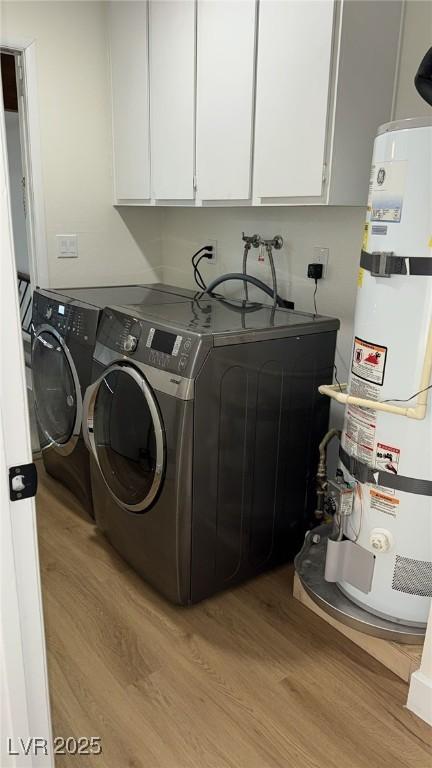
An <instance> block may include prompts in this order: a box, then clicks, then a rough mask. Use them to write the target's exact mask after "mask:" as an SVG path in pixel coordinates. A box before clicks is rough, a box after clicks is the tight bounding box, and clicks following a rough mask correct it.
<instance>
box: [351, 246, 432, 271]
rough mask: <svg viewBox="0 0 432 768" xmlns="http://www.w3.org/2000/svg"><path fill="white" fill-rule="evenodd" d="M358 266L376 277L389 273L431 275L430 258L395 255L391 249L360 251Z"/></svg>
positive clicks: (431, 263) (431, 260)
mask: <svg viewBox="0 0 432 768" xmlns="http://www.w3.org/2000/svg"><path fill="white" fill-rule="evenodd" d="M360 266H361V267H362V268H363V269H367V270H368V272H370V273H371V274H372V275H375V276H376V277H390V276H391V275H423V276H429V277H431V276H432V259H431V258H428V257H421V256H406V257H405V256H395V255H394V253H393V252H391V251H374V252H373V253H369V252H368V251H362V252H361V256H360Z"/></svg>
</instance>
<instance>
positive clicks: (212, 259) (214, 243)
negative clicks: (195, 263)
mask: <svg viewBox="0 0 432 768" xmlns="http://www.w3.org/2000/svg"><path fill="white" fill-rule="evenodd" d="M206 245H212V246H213V256H212V258H211V259H207V261H208V263H209V264H214V263H215V261H217V255H218V251H217V240H206Z"/></svg>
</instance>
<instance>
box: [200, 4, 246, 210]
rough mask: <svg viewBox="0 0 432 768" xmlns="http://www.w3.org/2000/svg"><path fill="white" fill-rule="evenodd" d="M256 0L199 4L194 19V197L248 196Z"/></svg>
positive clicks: (221, 198)
mask: <svg viewBox="0 0 432 768" xmlns="http://www.w3.org/2000/svg"><path fill="white" fill-rule="evenodd" d="M255 24H256V2H255V0H219V1H218V2H214V1H212V0H202V1H201V2H199V3H198V20H197V38H198V50H197V128H196V130H197V145H196V152H197V158H196V162H197V196H198V197H199V198H201V199H207V200H236V199H247V198H249V197H250V195H251V188H250V187H251V164H252V124H253V97H254V74H255Z"/></svg>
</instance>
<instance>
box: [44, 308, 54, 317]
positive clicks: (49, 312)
mask: <svg viewBox="0 0 432 768" xmlns="http://www.w3.org/2000/svg"><path fill="white" fill-rule="evenodd" d="M52 313H53V308H52V307H47V308H46V310H45V317H46V319H47V320H51V317H52Z"/></svg>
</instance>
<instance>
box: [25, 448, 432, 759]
mask: <svg viewBox="0 0 432 768" xmlns="http://www.w3.org/2000/svg"><path fill="white" fill-rule="evenodd" d="M38 464H39V477H40V490H39V493H38V497H37V514H38V526H39V543H40V555H41V566H42V582H43V594H44V606H45V623H46V634H47V645H48V656H49V675H50V688H51V699H52V711H53V728H54V733H55V735H57V736H64V737H66V736H75V737H78V736H101V737H102V745H103V753H102V755H101V756H98V757H96V756H91V757H78V756H74V757H72V756H71V757H57V766H58V767H60V768H63V766H68V767H69V766H74V767H75V768H87V766H89V768H92V767H93V768H402V766H403V767H404V768H430V766H431V764H432V757H431V755H432V750H431V730H430V729H429V728H428V727H427V726H426V725H425V724H424V723H423V722H422V721H420V720H418V719H417V718H416V717H415V716H414V715H412V714H411V713H410V712H408V711H407V710H406V709H404V703H405V701H406V696H407V687H406V685H405V684H404V683H403V682H402V681H401V680H399V679H398V678H397V677H396V676H394V675H393V674H392V673H391V672H389V671H387V670H386V669H385V668H384V667H382V666H381V665H380V664H379V663H378V662H376V661H374V660H373V659H371V658H370V657H368V656H367V655H366V654H365V653H364V652H363V651H361V650H360V649H359V648H357V647H356V646H354V645H353V644H351V643H350V641H348V640H347V639H345V638H344V637H342V636H340V635H339V634H338V633H337V632H336V631H335V630H334V629H332V627H330V626H328V625H327V624H325V623H324V622H323V621H322V620H321V619H319V618H318V617H317V616H315V615H314V614H312V613H311V612H309V611H308V610H307V609H306V608H304V607H303V606H302V605H300V604H299V603H298V602H297V601H295V600H293V598H292V597H291V581H292V571H291V568H289V567H287V568H282V569H281V570H279V571H277V572H273V573H271V574H268V575H265V576H263V577H261V578H259V579H257V580H255V581H252V582H250V583H248V584H245V585H244V586H241V587H239V588H237V589H236V590H234V591H231V592H227V593H225V594H221V595H218V596H217V597H214V598H212V599H211V600H207V601H206V602H204V603H202V604H200V605H196V606H194V607H192V608H180V607H175V606H172V605H170V604H168V603H167V602H165V600H164V599H163V598H161V597H159V596H158V595H157V594H156V593H155V592H153V591H152V590H151V589H150V588H149V587H148V586H146V584H144V583H143V582H142V581H141V580H140V579H139V578H138V577H137V576H136V575H135V574H134V573H133V572H132V571H131V570H130V569H129V568H128V567H127V566H126V565H125V564H124V563H123V562H122V561H121V560H120V559H119V558H118V557H117V555H116V554H115V553H114V552H113V551H112V549H111V548H110V546H109V545H108V544H107V543H106V542H105V540H104V538H103V536H102V535H101V534H99V533H98V531H97V530H96V529H95V528H94V526H93V525H92V524H91V522H90V521H89V520H88V519H86V518H85V517H84V513H83V512H81V509H80V507H79V506H78V504H77V502H75V501H74V499H73V497H72V496H71V495H70V494H69V493H68V492H67V491H65V490H64V489H63V488H62V487H61V486H60V485H58V484H57V483H56V482H55V481H54V480H52V479H51V478H48V477H47V476H46V475H44V473H43V469H42V466H41V462H38Z"/></svg>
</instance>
